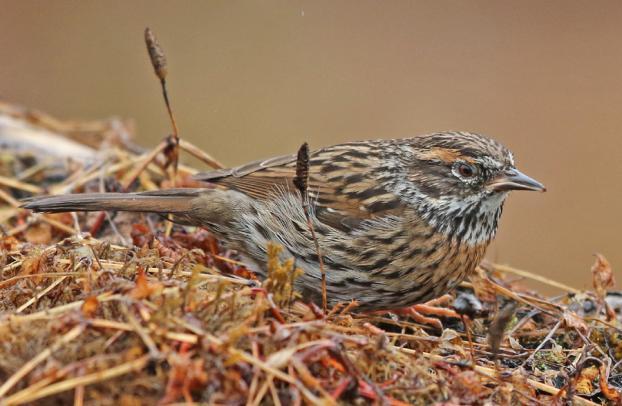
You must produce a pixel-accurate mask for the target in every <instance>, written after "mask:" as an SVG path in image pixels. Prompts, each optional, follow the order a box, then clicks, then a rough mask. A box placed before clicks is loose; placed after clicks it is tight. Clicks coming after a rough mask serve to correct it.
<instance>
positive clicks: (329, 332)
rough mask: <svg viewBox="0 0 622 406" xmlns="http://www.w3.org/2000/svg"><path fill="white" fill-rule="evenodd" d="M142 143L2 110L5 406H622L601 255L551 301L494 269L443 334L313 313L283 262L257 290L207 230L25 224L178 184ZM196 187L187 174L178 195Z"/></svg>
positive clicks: (67, 218)
mask: <svg viewBox="0 0 622 406" xmlns="http://www.w3.org/2000/svg"><path fill="white" fill-rule="evenodd" d="M131 133H132V129H131V125H129V124H128V123H127V122H123V121H121V120H108V121H101V122H63V121H59V120H57V119H54V118H52V117H50V116H47V115H45V114H42V113H37V112H33V111H27V110H23V109H20V108H17V107H15V106H12V105H9V104H6V103H5V104H0V142H1V143H2V145H3V149H2V153H1V155H0V171H1V173H0V200H1V201H2V206H1V207H0V224H1V226H2V233H3V235H2V237H1V239H0V267H1V268H0V269H1V271H0V404H3V405H4V404H6V405H13V404H23V403H30V404H32V403H42V404H59V403H62V404H67V403H71V402H73V403H74V404H84V403H89V404H124V405H134V404H157V403H161V404H170V403H176V402H186V403H191V402H206V403H210V404H249V405H255V404H276V405H279V404H350V403H354V404H367V403H376V404H391V405H403V404H421V405H424V404H425V405H427V404H431V403H437V404H555V403H557V404H566V403H567V402H570V403H572V402H574V404H577V405H581V404H583V405H589V404H617V403H620V390H621V388H622V375H621V371H620V369H621V368H620V364H621V363H620V360H621V359H622V334H621V330H620V303H621V302H620V301H619V298H620V297H619V295H618V294H617V293H616V292H614V291H612V290H611V289H612V287H613V277H612V271H611V268H610V267H609V265H608V264H607V262H606V260H605V259H604V258H602V257H598V259H597V262H596V264H595V266H594V268H593V270H592V279H593V284H594V291H593V292H582V291H578V290H576V289H573V288H571V287H567V286H564V285H562V284H559V283H556V282H554V281H549V280H546V279H543V278H540V279H539V281H540V282H541V283H542V284H549V285H553V286H554V287H556V288H557V289H559V290H560V292H562V293H561V294H560V295H559V296H557V297H554V298H544V297H542V296H541V295H539V294H538V293H537V292H533V291H529V290H527V289H525V288H523V287H521V284H520V282H521V279H524V278H538V277H537V276H535V275H532V274H530V273H527V272H523V271H518V270H515V269H512V268H509V267H503V266H498V265H493V264H483V265H482V267H481V268H480V269H479V270H478V273H477V274H476V275H474V276H473V277H472V278H471V279H470V281H469V282H468V283H464V284H463V285H462V286H461V287H460V288H459V290H458V291H457V292H454V293H453V294H452V297H451V298H450V299H451V300H449V301H448V302H447V301H446V304H444V305H440V306H439V307H438V308H437V310H438V313H439V314H440V315H441V317H443V316H442V315H447V314H449V312H447V311H446V310H448V307H452V308H454V309H455V311H457V312H458V313H460V314H461V315H463V316H462V318H461V319H457V318H451V317H445V318H442V322H443V326H444V330H443V331H442V332H441V331H438V330H435V329H434V328H432V327H430V326H423V325H419V324H416V323H415V322H413V321H411V320H409V319H408V318H405V317H400V318H398V317H396V316H393V315H390V314H376V315H370V314H358V313H357V312H356V307H355V306H354V305H353V304H348V303H345V304H343V306H337V307H335V308H333V309H329V311H328V312H327V313H324V312H323V311H322V310H321V309H320V308H319V307H317V306H315V305H313V304H309V303H305V302H304V301H301V299H300V298H299V297H298V295H297V293H296V292H295V291H294V290H293V288H292V281H293V280H294V279H295V278H296V276H297V273H298V272H300V271H298V270H296V269H294V265H293V262H286V263H282V262H280V261H279V260H278V255H277V252H278V249H279V248H278V247H277V246H274V247H271V251H272V253H273V254H272V256H271V260H270V263H269V269H270V278H269V279H268V280H266V281H263V282H261V281H257V280H255V279H254V277H253V275H252V274H251V272H250V271H249V270H248V269H246V268H245V267H244V264H242V263H240V262H238V261H237V260H236V254H235V253H233V252H228V251H226V250H224V249H223V248H222V247H221V246H219V244H218V242H217V241H216V240H214V238H213V237H212V236H210V234H209V233H208V232H207V231H206V230H203V229H198V228H191V227H182V226H177V225H173V226H171V223H169V222H167V221H165V220H164V219H161V218H158V217H155V216H147V215H135V214H127V213H117V214H112V213H110V214H101V213H91V214H88V215H86V214H84V213H82V214H77V215H73V214H58V215H48V214H43V215H39V214H38V215H34V214H32V213H29V212H27V211H25V210H22V209H20V208H19V200H20V199H22V198H26V197H28V196H32V195H38V194H43V193H61V192H68V191H73V192H80V191H94V190H102V189H103V190H122V189H128V190H144V189H146V190H150V189H155V188H159V187H169V186H171V180H170V178H169V176H168V175H167V171H166V168H165V167H166V163H167V161H168V158H167V157H169V155H170V148H171V145H170V143H169V142H168V141H166V140H165V141H163V143H162V144H161V145H160V146H158V147H157V148H156V149H155V150H154V151H141V150H140V149H139V148H137V147H135V146H134V145H132V144H131V141H130V140H131ZM26 135H28V136H26ZM52 136H54V137H58V138H55V140H54V141H53V142H51V141H50V138H49V137H52ZM76 140H79V142H78V141H76ZM182 141H183V140H182ZM61 142H62V143H63V144H62V145H63V147H59V145H60V144H59V143H61ZM52 144H53V145H52ZM46 146H49V148H46ZM180 147H182V150H185V151H188V152H190V153H192V154H193V155H195V156H197V157H199V158H201V159H202V160H203V161H204V162H206V163H207V164H209V165H212V166H217V165H218V163H217V162H216V161H215V160H213V159H212V158H211V157H209V155H207V154H205V153H204V152H202V151H200V150H198V149H197V148H195V147H193V146H192V145H190V144H188V143H184V144H180ZM192 173H194V170H193V169H192V168H189V167H185V166H183V165H180V166H179V169H178V172H177V178H176V179H175V182H176V183H177V186H180V185H182V186H192V182H191V181H189V175H191V174H192ZM589 277H590V274H589V272H588V271H587V270H586V278H589Z"/></svg>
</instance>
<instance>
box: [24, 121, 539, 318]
mask: <svg viewBox="0 0 622 406" xmlns="http://www.w3.org/2000/svg"><path fill="white" fill-rule="evenodd" d="M296 164H297V159H296V154H291V155H284V156H278V157H274V158H271V159H266V160H259V161H254V162H250V163H248V164H245V165H242V166H238V167H234V168H229V169H220V170H215V171H211V172H206V173H200V174H198V175H196V176H195V178H196V180H197V181H199V182H204V183H205V187H197V188H176V189H175V188H174V189H164V190H156V191H148V192H134V193H85V194H66V195H57V196H43V197H35V198H32V199H31V200H29V201H27V202H25V204H24V205H23V207H24V208H26V209H30V210H33V211H35V212H67V211H101V210H107V211H133V212H153V213H158V214H160V215H172V216H173V217H174V221H177V222H180V223H182V224H187V225H194V226H200V227H204V228H206V229H208V230H209V231H210V232H211V233H213V234H214V235H215V236H217V237H218V238H219V239H220V240H221V241H223V242H225V244H226V245H227V247H228V248H231V249H234V250H236V251H237V252H238V253H239V254H240V256H241V258H242V259H243V261H244V262H245V263H246V264H247V265H248V266H249V267H250V268H251V270H253V271H254V272H256V273H257V274H258V276H259V277H263V278H265V277H266V272H267V271H266V263H267V246H268V244H269V243H271V242H272V243H277V244H279V245H281V246H282V247H283V249H282V251H281V254H280V255H281V256H282V258H283V259H286V258H294V259H295V264H296V267H298V268H300V269H302V270H303V273H302V275H301V276H300V277H299V278H298V279H296V282H295V287H296V289H297V290H298V291H299V292H300V293H301V294H302V296H303V298H306V299H308V300H316V301H317V300H319V298H320V297H321V296H320V295H321V292H322V288H321V277H322V276H321V271H320V269H319V260H320V258H319V256H318V253H320V255H321V256H322V260H323V266H324V269H325V277H326V293H327V298H328V303H329V304H330V305H335V304H337V303H343V302H349V301H356V302H357V303H358V309H359V310H361V311H376V310H391V309H403V308H407V307H409V306H413V305H416V304H419V303H425V302H427V301H429V300H431V299H434V298H437V297H439V296H442V295H444V294H446V293H448V292H450V291H451V290H452V289H453V288H455V287H456V286H457V285H458V284H459V283H460V282H462V281H463V280H464V279H465V278H466V277H467V276H469V275H470V274H471V273H472V272H473V271H474V270H475V268H476V267H477V265H478V264H479V263H480V261H481V260H482V259H483V257H484V255H485V252H486V248H487V247H488V245H489V244H490V242H491V241H492V240H493V238H494V236H495V234H496V231H497V226H498V223H499V219H500V216H501V213H502V210H503V204H504V202H505V200H506V197H507V196H508V194H509V192H510V191H514V190H527V191H541V192H542V191H545V190H546V189H545V187H544V186H543V185H542V184H541V183H540V182H538V181H536V180H534V179H532V178H530V177H529V176H527V175H525V174H523V173H522V172H520V171H519V170H518V169H517V168H516V166H515V163H514V156H513V154H512V152H511V151H510V150H509V149H507V148H506V147H505V146H503V145H502V144H501V143H499V142H498V141H496V140H494V139H492V138H489V137H486V136H484V135H480V134H477V133H472V132H461V131H446V132H437V133H432V134H427V135H421V136H415V137H409V138H401V139H378V140H369V141H357V142H346V143H342V144H338V145H333V146H329V147H324V148H320V149H317V150H314V151H312V152H311V153H310V155H309V161H308V186H307V188H308V189H307V190H308V192H307V193H302V192H301V191H300V190H299V189H298V188H297V187H296V186H295V180H296ZM305 195H306V196H305ZM304 199H306V200H304ZM303 200H304V201H303ZM303 203H304V204H303ZM305 204H306V206H307V209H308V210H307V215H308V218H307V215H306V214H305V210H304V209H303V206H304V205H305ZM308 221H309V222H310V223H311V224H312V226H313V229H314V231H315V238H316V240H314V239H313V236H312V233H311V230H310V227H309V223H308ZM315 242H317V244H318V246H319V247H320V248H321V250H316V248H315ZM318 303H319V302H318Z"/></svg>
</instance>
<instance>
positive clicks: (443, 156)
mask: <svg viewBox="0 0 622 406" xmlns="http://www.w3.org/2000/svg"><path fill="white" fill-rule="evenodd" d="M415 156H416V157H417V158H418V159H421V160H423V161H442V162H446V163H453V162H456V161H458V160H460V161H464V162H468V163H473V162H475V161H474V159H473V158H472V157H470V156H466V155H462V154H461V153H460V151H458V150H456V149H450V148H438V147H436V148H430V149H426V150H421V151H417V152H416V153H415Z"/></svg>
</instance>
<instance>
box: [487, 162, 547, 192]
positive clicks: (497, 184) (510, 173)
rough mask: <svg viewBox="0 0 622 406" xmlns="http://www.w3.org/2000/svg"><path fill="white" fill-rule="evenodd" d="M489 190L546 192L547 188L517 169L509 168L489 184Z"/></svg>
mask: <svg viewBox="0 0 622 406" xmlns="http://www.w3.org/2000/svg"><path fill="white" fill-rule="evenodd" d="M487 186H488V188H489V189H491V190H493V191H495V192H505V191H510V190H534V191H536V192H545V191H546V188H545V187H544V185H543V184H542V183H540V182H538V181H537V180H535V179H532V178H530V177H529V176H527V175H525V174H524V173H522V172H521V171H519V170H518V169H516V168H509V169H506V170H504V171H503V172H501V173H500V174H499V175H498V176H497V177H495V178H493V179H491V180H490V182H488V185H487Z"/></svg>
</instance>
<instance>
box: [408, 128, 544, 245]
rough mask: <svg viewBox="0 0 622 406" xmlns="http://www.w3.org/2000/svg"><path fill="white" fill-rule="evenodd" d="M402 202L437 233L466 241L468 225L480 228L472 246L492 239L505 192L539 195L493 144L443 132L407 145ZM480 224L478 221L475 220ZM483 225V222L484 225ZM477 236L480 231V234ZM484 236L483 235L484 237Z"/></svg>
mask: <svg viewBox="0 0 622 406" xmlns="http://www.w3.org/2000/svg"><path fill="white" fill-rule="evenodd" d="M402 147H403V148H406V149H408V151H409V153H408V154H403V156H408V158H407V159H408V162H404V164H405V165H404V167H406V168H408V169H407V171H406V173H404V174H403V175H405V176H404V178H405V179H403V180H404V181H405V184H407V185H409V186H410V187H406V188H404V189H405V190H404V193H403V196H404V197H403V198H405V199H408V200H411V203H413V204H414V205H415V206H416V207H417V208H418V209H419V210H420V212H421V214H422V215H423V216H424V217H425V218H426V219H428V220H429V221H430V222H431V223H433V224H434V225H435V226H437V227H438V228H440V229H442V230H443V231H445V232H449V233H458V234H459V233H463V234H465V237H468V233H470V232H473V233H475V231H473V230H469V229H468V228H469V227H471V226H470V225H471V224H476V223H478V221H480V222H484V223H486V224H484V225H483V227H484V230H483V231H486V230H490V232H478V233H479V234H478V236H477V237H476V236H475V235H473V236H471V237H472V238H471V239H472V240H473V241H474V242H480V240H482V241H483V240H485V239H491V238H492V236H494V230H495V229H496V225H497V220H498V218H499V216H500V214H501V210H502V207H503V202H504V200H505V198H506V197H507V194H508V192H509V191H512V190H533V191H544V190H545V188H544V186H543V185H542V184H541V183H539V182H538V181H536V180H534V179H532V178H530V177H529V176H527V175H525V174H523V173H522V172H520V171H519V170H518V169H516V167H515V165H514V157H513V155H512V153H511V152H510V151H509V150H508V149H507V148H506V147H504V146H503V145H501V144H500V143H498V142H497V141H495V140H493V139H490V138H487V137H485V136H482V135H479V134H473V133H467V132H443V133H436V134H430V135H424V136H420V137H414V138H411V139H408V140H407V141H406V142H405V144H403V145H402ZM478 219H479V220H478ZM484 220H485V221H484ZM480 231H482V230H480ZM484 234H485V235H484Z"/></svg>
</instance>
